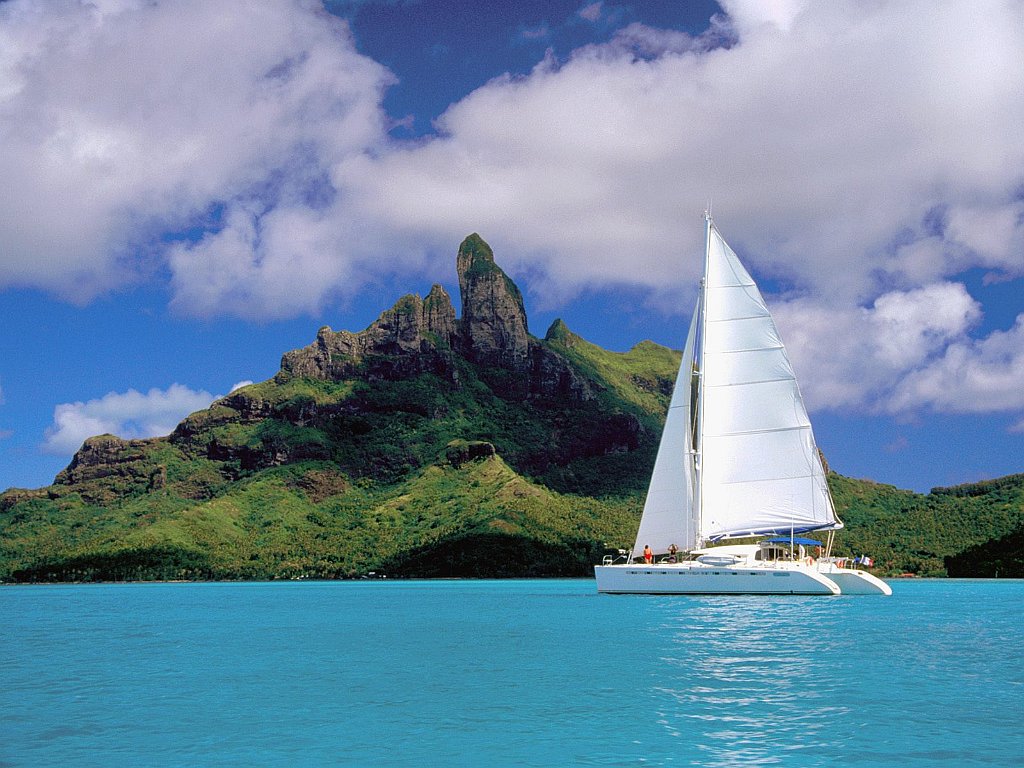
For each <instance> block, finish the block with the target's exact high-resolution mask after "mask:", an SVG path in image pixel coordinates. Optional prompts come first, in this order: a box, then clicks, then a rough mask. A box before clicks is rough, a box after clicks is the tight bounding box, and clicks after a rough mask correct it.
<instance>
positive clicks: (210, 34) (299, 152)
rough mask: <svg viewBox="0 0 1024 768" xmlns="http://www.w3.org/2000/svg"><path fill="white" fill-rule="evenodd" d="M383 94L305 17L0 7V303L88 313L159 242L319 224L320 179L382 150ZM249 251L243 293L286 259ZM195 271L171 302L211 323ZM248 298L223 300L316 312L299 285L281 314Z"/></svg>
mask: <svg viewBox="0 0 1024 768" xmlns="http://www.w3.org/2000/svg"><path fill="white" fill-rule="evenodd" d="M392 80H393V77H392V75H391V74H390V73H389V72H388V71H387V70H386V69H385V68H384V67H382V66H380V65H379V64H377V63H376V62H373V61H372V60H370V59H368V58H366V57H364V56H362V55H360V54H358V53H357V52H356V51H355V47H354V44H353V41H352V39H351V35H350V33H349V31H348V28H347V26H346V24H345V23H344V22H343V21H341V20H339V19H337V18H335V17H332V16H330V15H329V14H327V13H326V12H324V11H323V10H322V9H320V10H318V9H317V8H316V6H315V5H314V4H313V3H309V2H303V1H302V0H294V1H293V2H277V3H207V2H203V0H186V1H185V2H174V3H168V2H142V1H141V0H125V1H124V2H99V3H85V2H74V1H73V0H72V1H71V2H63V3H51V4H40V3H35V2H29V1H28V0H24V1H23V0H11V2H6V3H2V4H0V143H2V144H3V146H4V151H3V153H2V154H0V176H2V177H3V178H4V184H3V185H2V187H0V242H3V246H2V247H0V287H2V286H5V285H30V286H39V287H43V288H46V289H49V290H52V291H55V292H57V293H59V294H61V295H64V296H66V297H68V298H70V299H73V300H78V301H85V300H88V299H90V298H91V297H93V296H95V295H96V294H97V293H99V292H102V291H104V290H107V289H109V288H110V287H112V286H116V285H118V284H120V283H123V282H125V281H128V280H133V279H139V278H140V277H144V276H146V275H147V274H148V273H149V272H150V271H151V270H153V269H154V267H155V265H156V264H158V263H159V262H160V261H161V260H162V259H163V258H164V254H163V253H162V250H161V246H160V245H159V239H158V236H159V235H161V234H162V233H165V232H167V231H172V232H173V231H183V232H184V231H187V230H190V229H191V228H194V227H199V228H201V229H202V228H212V229H214V230H217V229H219V228H220V226H219V223H218V221H217V213H218V211H220V210H221V209H223V208H225V207H227V208H228V210H229V214H230V212H231V211H233V210H234V209H235V208H237V207H238V206H239V205H243V204H249V205H250V206H252V205H253V201H260V202H261V203H262V204H263V206H264V207H265V208H269V209H271V210H274V209H276V208H278V207H279V206H281V207H285V208H288V207H294V206H299V207H300V208H301V209H302V210H303V212H304V213H305V214H306V215H307V216H308V215H310V212H316V211H318V210H320V209H322V208H323V207H324V206H325V205H326V204H327V203H329V196H330V194H331V189H330V184H329V183H328V182H326V181H325V178H326V176H327V174H328V173H329V169H330V168H331V167H332V165H333V164H334V163H336V162H337V161H338V160H339V159H340V158H342V157H343V156H344V155H345V154H346V153H350V152H362V151H367V150H369V149H372V148H373V147H374V146H376V145H377V143H378V142H379V141H380V140H381V137H382V136H383V134H384V129H385V118H384V115H383V113H382V112H381V110H380V98H381V93H382V90H383V88H384V87H385V86H386V85H387V84H389V83H390V82H392ZM262 212H264V211H261V213H262ZM229 218H230V216H229ZM232 223H233V222H232V221H230V220H229V222H228V226H231V225H232ZM277 226H278V227H281V226H283V225H277ZM184 242H187V241H184ZM307 244H308V245H313V246H315V247H318V248H320V247H321V246H322V245H323V244H322V243H319V242H317V243H308V242H307ZM249 245H250V248H249V250H250V255H251V257H252V258H253V259H255V260H257V261H258V265H257V267H255V268H251V269H250V271H255V272H256V273H257V275H258V279H257V280H256V282H258V281H259V280H262V281H263V282H266V283H270V282H272V281H275V280H278V279H279V277H278V274H277V273H278V272H279V271H280V270H281V269H285V268H286V266H285V264H286V263H288V262H289V260H290V259H291V258H292V256H293V255H294V254H293V252H291V251H289V250H287V249H286V250H284V251H283V252H281V251H278V250H276V249H273V248H268V249H265V250H264V251H263V252H259V253H257V249H256V248H255V246H254V245H253V244H252V243H250V244H249ZM331 245H337V243H336V242H334V243H331ZM188 248H189V246H188V245H186V244H182V245H179V246H178V247H177V248H176V249H174V250H173V251H172V252H173V253H181V252H182V251H183V250H184V251H186V252H187V251H188ZM198 250H199V255H201V256H208V257H210V258H224V259H228V260H229V261H230V260H231V259H232V258H237V256H235V254H234V251H232V250H231V249H230V248H226V247H222V248H220V249H216V248H215V247H214V246H213V245H210V244H209V243H202V242H201V243H200V245H199V246H198ZM336 255H337V256H338V258H341V259H344V253H343V252H342V253H340V254H336ZM171 266H172V269H176V268H177V265H176V264H175V262H174V261H173V259H172V263H171ZM192 266H193V263H192V262H189V261H186V262H185V264H184V268H183V269H181V270H180V271H177V272H176V273H175V280H176V282H175V284H176V286H177V288H178V290H179V294H180V296H182V297H183V298H182V299H181V301H182V302H183V303H184V304H186V305H189V302H190V301H191V300H193V299H194V300H196V301H198V302H199V303H198V304H197V305H196V306H194V307H192V306H191V305H189V309H191V310H194V311H195V312H203V311H208V305H206V304H204V303H202V301H201V299H202V296H201V295H200V296H196V294H197V293H200V292H201V289H199V288H196V287H195V286H194V285H193V281H194V280H198V281H203V280H206V279H207V277H208V276H209V273H208V271H206V270H198V271H197V272H190V271H189V270H188V268H189V267H192ZM299 266H305V265H299ZM325 277H326V278H327V280H328V283H329V282H330V275H326V276H325ZM253 282H254V281H253V279H250V281H249V283H248V284H243V285H242V286H239V287H235V288H234V291H235V293H236V294H240V293H244V292H245V291H246V290H251V291H252V292H253V294H254V299H255V301H256V302H261V301H262V303H261V304H259V306H258V307H257V310H264V311H266V312H267V313H269V314H282V313H283V314H289V313H294V312H296V311H302V310H304V309H306V308H307V307H308V306H309V305H310V304H313V303H315V302H316V301H317V298H318V297H317V295H316V289H313V288H311V287H310V286H309V285H304V286H302V290H301V293H302V295H301V297H299V301H298V305H297V306H292V305H290V304H289V301H288V296H287V295H282V294H280V293H277V294H274V293H272V292H271V293H268V291H267V290H265V289H264V288H265V287H257V288H253V287H252V283H253ZM247 285H248V288H247ZM310 292H312V294H313V295H309V294H310ZM297 293H298V292H297ZM269 302H275V303H274V304H271V303H269ZM238 309H239V307H238V303H237V302H235V303H233V304H230V305H229V306H228V308H227V311H228V312H233V311H237V310H238Z"/></svg>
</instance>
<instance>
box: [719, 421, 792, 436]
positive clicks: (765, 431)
mask: <svg viewBox="0 0 1024 768" xmlns="http://www.w3.org/2000/svg"><path fill="white" fill-rule="evenodd" d="M810 428H811V425H810V424H797V425H796V426H793V427H772V428H770V429H746V430H741V431H739V432H705V433H704V436H705V437H742V436H743V435H768V434H772V433H774V432H793V431H795V430H798V429H810Z"/></svg>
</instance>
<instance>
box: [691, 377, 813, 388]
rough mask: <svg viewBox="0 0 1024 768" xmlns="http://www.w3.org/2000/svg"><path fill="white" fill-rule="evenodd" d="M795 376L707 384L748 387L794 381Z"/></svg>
mask: <svg viewBox="0 0 1024 768" xmlns="http://www.w3.org/2000/svg"><path fill="white" fill-rule="evenodd" d="M795 378H796V377H795V376H785V377H783V378H781V379H758V380H757V381H730V382H726V383H725V384H710V383H709V384H707V385H706V386H708V387H711V388H716V387H717V388H719V389H721V388H723V387H747V386H750V385H752V384H777V383H778V382H780V381H793V379H795Z"/></svg>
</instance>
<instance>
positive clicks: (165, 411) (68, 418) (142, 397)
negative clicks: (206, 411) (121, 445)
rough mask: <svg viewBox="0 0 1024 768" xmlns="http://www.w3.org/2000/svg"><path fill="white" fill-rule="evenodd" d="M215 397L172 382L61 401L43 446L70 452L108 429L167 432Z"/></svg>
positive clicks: (136, 434)
mask: <svg viewBox="0 0 1024 768" xmlns="http://www.w3.org/2000/svg"><path fill="white" fill-rule="evenodd" d="M215 399H216V397H215V396H214V395H211V394H210V393H209V392H205V391H203V390H199V391H195V390H192V389H189V388H188V387H186V386H184V385H182V384H172V385H171V386H170V387H168V388H167V389H165V390H164V389H156V388H153V389H150V390H149V391H148V392H146V393H145V394H143V393H141V392H137V391H136V390H134V389H129V390H128V391H127V392H110V393H109V394H107V395H104V396H103V397H101V398H97V399H95V400H89V401H87V402H84V403H83V402H76V403H61V404H60V405H58V406H57V407H56V408H54V410H53V424H52V425H51V426H50V427H49V428H47V430H46V435H45V438H46V439H45V441H44V443H43V450H45V451H46V452H47V453H53V454H58V455H67V454H71V453H74V452H75V451H76V450H78V448H79V447H81V445H82V442H83V441H84V440H85V439H86V438H87V437H92V436H94V435H102V434H108V433H109V434H112V435H117V436H118V437H122V438H125V439H134V438H141V437H156V436H159V435H167V434H170V433H171V432H172V431H173V430H174V428H175V427H176V426H177V425H178V422H180V421H181V420H182V419H183V418H185V417H186V416H187V415H188V414H190V413H193V412H195V411H198V410H201V409H203V408H206V407H208V406H209V405H210V403H211V402H213V401H214V400H215Z"/></svg>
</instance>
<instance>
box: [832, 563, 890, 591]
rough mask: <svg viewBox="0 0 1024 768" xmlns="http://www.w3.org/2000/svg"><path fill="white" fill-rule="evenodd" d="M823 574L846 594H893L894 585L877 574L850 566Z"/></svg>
mask: <svg viewBox="0 0 1024 768" xmlns="http://www.w3.org/2000/svg"><path fill="white" fill-rule="evenodd" d="M822 575H824V576H826V577H827V578H828V579H830V580H831V581H834V582H835V583H836V584H838V585H839V589H841V590H842V591H843V594H844V595H891V594H892V587H890V586H889V585H888V584H886V583H885V582H884V581H882V580H881V579H880V578H878V577H877V576H873V575H871V574H870V573H867V572H865V571H858V570H853V569H849V568H834V569H832V570H825V571H823V572H822Z"/></svg>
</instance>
